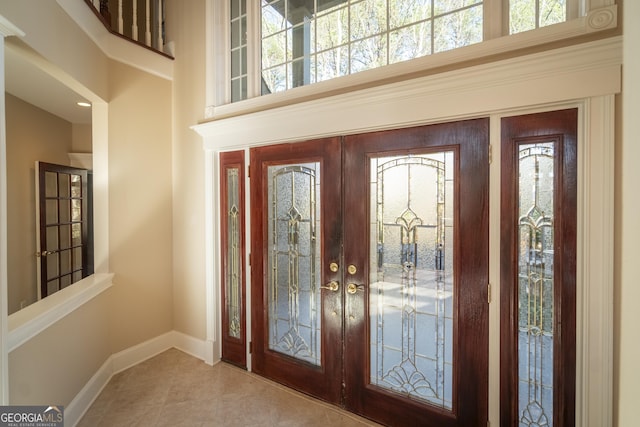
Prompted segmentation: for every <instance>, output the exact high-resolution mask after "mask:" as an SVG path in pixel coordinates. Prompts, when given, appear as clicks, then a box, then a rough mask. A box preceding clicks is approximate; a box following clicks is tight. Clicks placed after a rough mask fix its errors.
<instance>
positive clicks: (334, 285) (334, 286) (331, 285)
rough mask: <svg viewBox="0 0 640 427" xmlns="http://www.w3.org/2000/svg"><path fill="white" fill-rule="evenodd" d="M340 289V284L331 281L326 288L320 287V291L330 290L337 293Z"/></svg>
mask: <svg viewBox="0 0 640 427" xmlns="http://www.w3.org/2000/svg"><path fill="white" fill-rule="evenodd" d="M339 288H340V284H339V283H338V282H337V281H335V280H332V281H330V282H329V283H327V284H326V285H324V286H320V289H328V290H330V291H333V292H336V291H337V290H338V289H339Z"/></svg>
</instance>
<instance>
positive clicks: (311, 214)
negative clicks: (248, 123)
mask: <svg viewBox="0 0 640 427" xmlns="http://www.w3.org/2000/svg"><path fill="white" fill-rule="evenodd" d="M268 182H269V188H268V193H269V195H268V205H267V206H269V212H268V224H269V231H268V233H269V242H268V244H269V246H268V247H269V266H268V283H269V285H268V286H269V293H268V298H269V302H268V305H269V348H270V349H271V350H275V351H278V352H280V353H284V354H287V355H289V356H292V357H295V358H298V359H301V360H304V361H307V362H309V363H313V364H315V365H320V338H321V336H320V320H319V315H320V302H321V301H320V242H319V241H318V239H317V238H316V237H317V232H318V230H319V229H320V203H319V200H320V163H311V164H299V165H281V166H270V167H269V168H268Z"/></svg>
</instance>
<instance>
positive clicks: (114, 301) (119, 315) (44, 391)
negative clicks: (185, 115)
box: [0, 0, 173, 405]
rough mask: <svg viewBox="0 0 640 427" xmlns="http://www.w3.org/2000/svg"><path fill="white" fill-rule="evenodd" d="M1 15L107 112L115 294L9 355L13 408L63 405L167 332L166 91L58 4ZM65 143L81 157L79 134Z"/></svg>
mask: <svg viewBox="0 0 640 427" xmlns="http://www.w3.org/2000/svg"><path fill="white" fill-rule="evenodd" d="M83 7H84V5H83ZM0 14H1V15H3V16H4V17H6V18H7V19H9V20H10V21H11V22H12V23H13V24H15V25H16V26H18V27H19V28H20V29H22V30H23V31H24V32H25V33H26V34H27V36H26V37H25V38H24V41H25V42H26V43H27V44H29V45H30V46H31V47H32V48H33V49H34V50H35V51H37V52H38V53H39V54H40V55H42V57H44V58H47V59H48V60H49V61H50V62H51V66H52V69H54V71H55V72H56V73H57V74H56V75H57V76H60V78H61V80H63V82H64V83H67V85H68V86H70V87H71V88H72V89H74V90H75V91H76V92H78V93H82V94H83V96H85V97H87V99H91V100H94V101H106V102H108V103H109V105H108V108H107V109H108V125H105V126H103V124H102V123H98V124H97V126H98V128H99V129H105V134H106V130H108V156H109V159H108V160H109V163H108V164H109V212H108V214H109V239H110V242H109V255H110V271H112V272H113V273H114V274H115V276H114V286H113V287H112V288H110V289H109V290H107V291H106V292H103V293H101V294H99V295H97V296H96V297H94V298H93V299H92V300H90V301H89V302H88V303H86V304H85V305H83V306H82V307H80V308H78V309H76V310H74V311H73V312H71V313H69V314H68V315H66V316H65V317H63V318H62V319H61V320H59V321H57V322H55V323H53V324H52V325H51V326H49V327H48V328H46V329H45V330H44V331H42V332H41V333H39V334H38V335H37V336H35V337H34V338H32V339H30V340H29V341H27V342H26V343H24V344H22V345H20V346H19V347H17V348H16V349H15V350H13V351H12V352H11V353H10V355H9V378H8V380H9V385H10V387H9V388H10V391H9V400H10V402H11V403H16V404H17V403H21V404H24V403H30V404H48V403H53V402H56V403H59V404H62V405H68V404H69V403H70V402H71V400H72V399H73V398H74V397H76V396H77V394H78V393H79V392H80V391H81V390H82V388H83V387H84V386H85V385H86V384H87V381H89V379H91V377H92V376H93V375H94V374H96V372H97V371H98V369H99V368H100V366H102V365H103V364H104V362H105V361H106V360H107V359H108V358H109V357H110V356H111V355H112V354H114V353H116V352H118V351H120V350H123V349H126V348H129V347H131V346H134V345H136V344H140V343H141V342H143V341H145V340H148V339H151V338H155V337H157V336H158V335H161V334H163V333H165V332H168V331H170V330H172V328H173V315H172V314H173V302H172V299H173V295H172V270H173V269H172V181H171V176H172V165H171V149H172V147H171V141H172V117H171V92H172V86H171V82H170V81H167V80H164V79H162V78H159V77H156V76H152V75H151V74H148V73H145V72H141V71H138V70H136V69H133V68H130V67H128V66H126V65H122V64H119V63H116V62H113V61H112V60H110V59H108V58H107V57H106V56H105V55H104V53H102V51H100V50H99V49H98V48H97V46H96V45H95V44H94V43H93V42H92V41H91V40H90V39H89V37H88V36H87V35H86V34H85V33H84V32H83V31H82V30H81V29H80V28H79V27H77V26H76V25H75V24H74V23H73V22H72V21H71V19H70V18H69V16H68V15H67V14H66V13H65V12H64V11H63V10H62V9H61V8H60V7H59V6H58V2H55V1H50V2H49V1H47V2H42V1H39V0H38V1H34V0H24V1H20V2H14V1H8V0H0ZM102 111H104V110H103V109H102ZM94 125H96V123H94ZM68 135H69V138H68V140H69V142H71V140H72V139H73V149H74V150H75V151H87V150H86V148H87V147H88V142H87V138H86V136H87V129H86V128H85V129H83V128H82V127H78V128H74V129H71V127H69V129H68ZM101 139H102V137H101ZM94 143H95V141H94ZM100 147H102V146H100ZM100 150H102V148H100ZM67 151H68V150H67ZM94 152H96V153H97V151H94ZM65 160H66V161H68V159H67V158H66V156H65ZM94 163H95V162H94ZM101 163H102V162H101ZM96 214H98V212H96ZM36 305H37V304H34V305H33V306H34V307H35V306H36Z"/></svg>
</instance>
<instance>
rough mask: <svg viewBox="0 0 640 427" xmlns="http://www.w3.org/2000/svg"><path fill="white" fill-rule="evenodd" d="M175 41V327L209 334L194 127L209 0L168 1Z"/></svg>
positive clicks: (201, 94)
mask: <svg viewBox="0 0 640 427" xmlns="http://www.w3.org/2000/svg"><path fill="white" fill-rule="evenodd" d="M166 8H167V15H168V16H171V19H170V20H168V21H167V33H168V34H170V35H171V38H172V40H174V41H175V43H176V46H175V47H176V56H177V58H176V63H175V70H174V76H175V79H174V82H175V83H174V84H175V87H174V97H175V98H174V120H175V130H174V142H173V168H174V170H173V198H174V203H173V209H174V218H173V236H174V237H173V265H174V276H173V277H174V279H173V281H174V290H173V295H174V307H173V310H174V329H176V330H177V331H180V332H183V333H185V334H187V335H191V336H193V337H196V338H199V339H205V335H206V330H205V329H206V328H205V326H206V313H205V298H204V296H205V293H206V292H205V277H204V274H205V259H204V238H205V235H204V234H205V233H204V222H205V221H204V209H205V208H204V196H203V195H204V155H203V154H204V152H203V149H202V138H200V136H199V135H198V134H196V132H194V131H193V130H191V129H190V127H191V126H193V125H195V124H196V123H198V122H199V121H200V120H202V118H203V115H204V106H205V87H204V84H205V56H206V52H205V44H204V42H203V41H204V40H205V20H204V19H205V1H204V0H191V1H189V5H188V7H187V5H186V4H185V2H184V1H182V0H168V1H167V2H166Z"/></svg>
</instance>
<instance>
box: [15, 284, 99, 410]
mask: <svg viewBox="0 0 640 427" xmlns="http://www.w3.org/2000/svg"><path fill="white" fill-rule="evenodd" d="M108 292H109V291H107V292H105V293H103V294H101V295H99V296H98V297H96V298H94V299H93V300H91V301H89V302H88V303H87V304H85V305H83V306H82V307H80V308H79V309H78V310H76V311H74V312H73V313H71V314H70V315H68V316H66V317H64V318H62V319H61V320H60V321H58V322H56V323H55V324H53V325H51V326H50V327H49V328H48V329H47V330H46V331H44V332H42V333H41V334H39V335H38V336H36V337H35V338H33V339H31V340H30V341H28V342H27V343H25V344H24V345H22V346H21V347H19V348H17V349H16V350H14V351H13V352H11V353H10V354H9V402H10V403H11V404H12V405H49V404H54V405H64V406H68V405H69V403H71V401H72V400H73V398H74V397H76V395H77V394H78V392H79V391H80V390H82V388H83V387H84V386H85V385H86V384H87V382H88V381H89V380H90V379H91V377H92V376H93V375H94V374H95V373H96V372H97V371H98V369H100V367H101V366H102V364H103V363H104V362H105V361H106V360H107V358H108V357H109V356H110V355H111V349H110V346H109V341H108V340H107V339H106V337H107V336H108V335H109V334H108V327H109V325H108V322H107V321H106V319H107V318H108V317H109V316H110V315H111V312H112V309H111V308H110V306H109V305H108V304H107V302H108V301H109V296H108Z"/></svg>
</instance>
